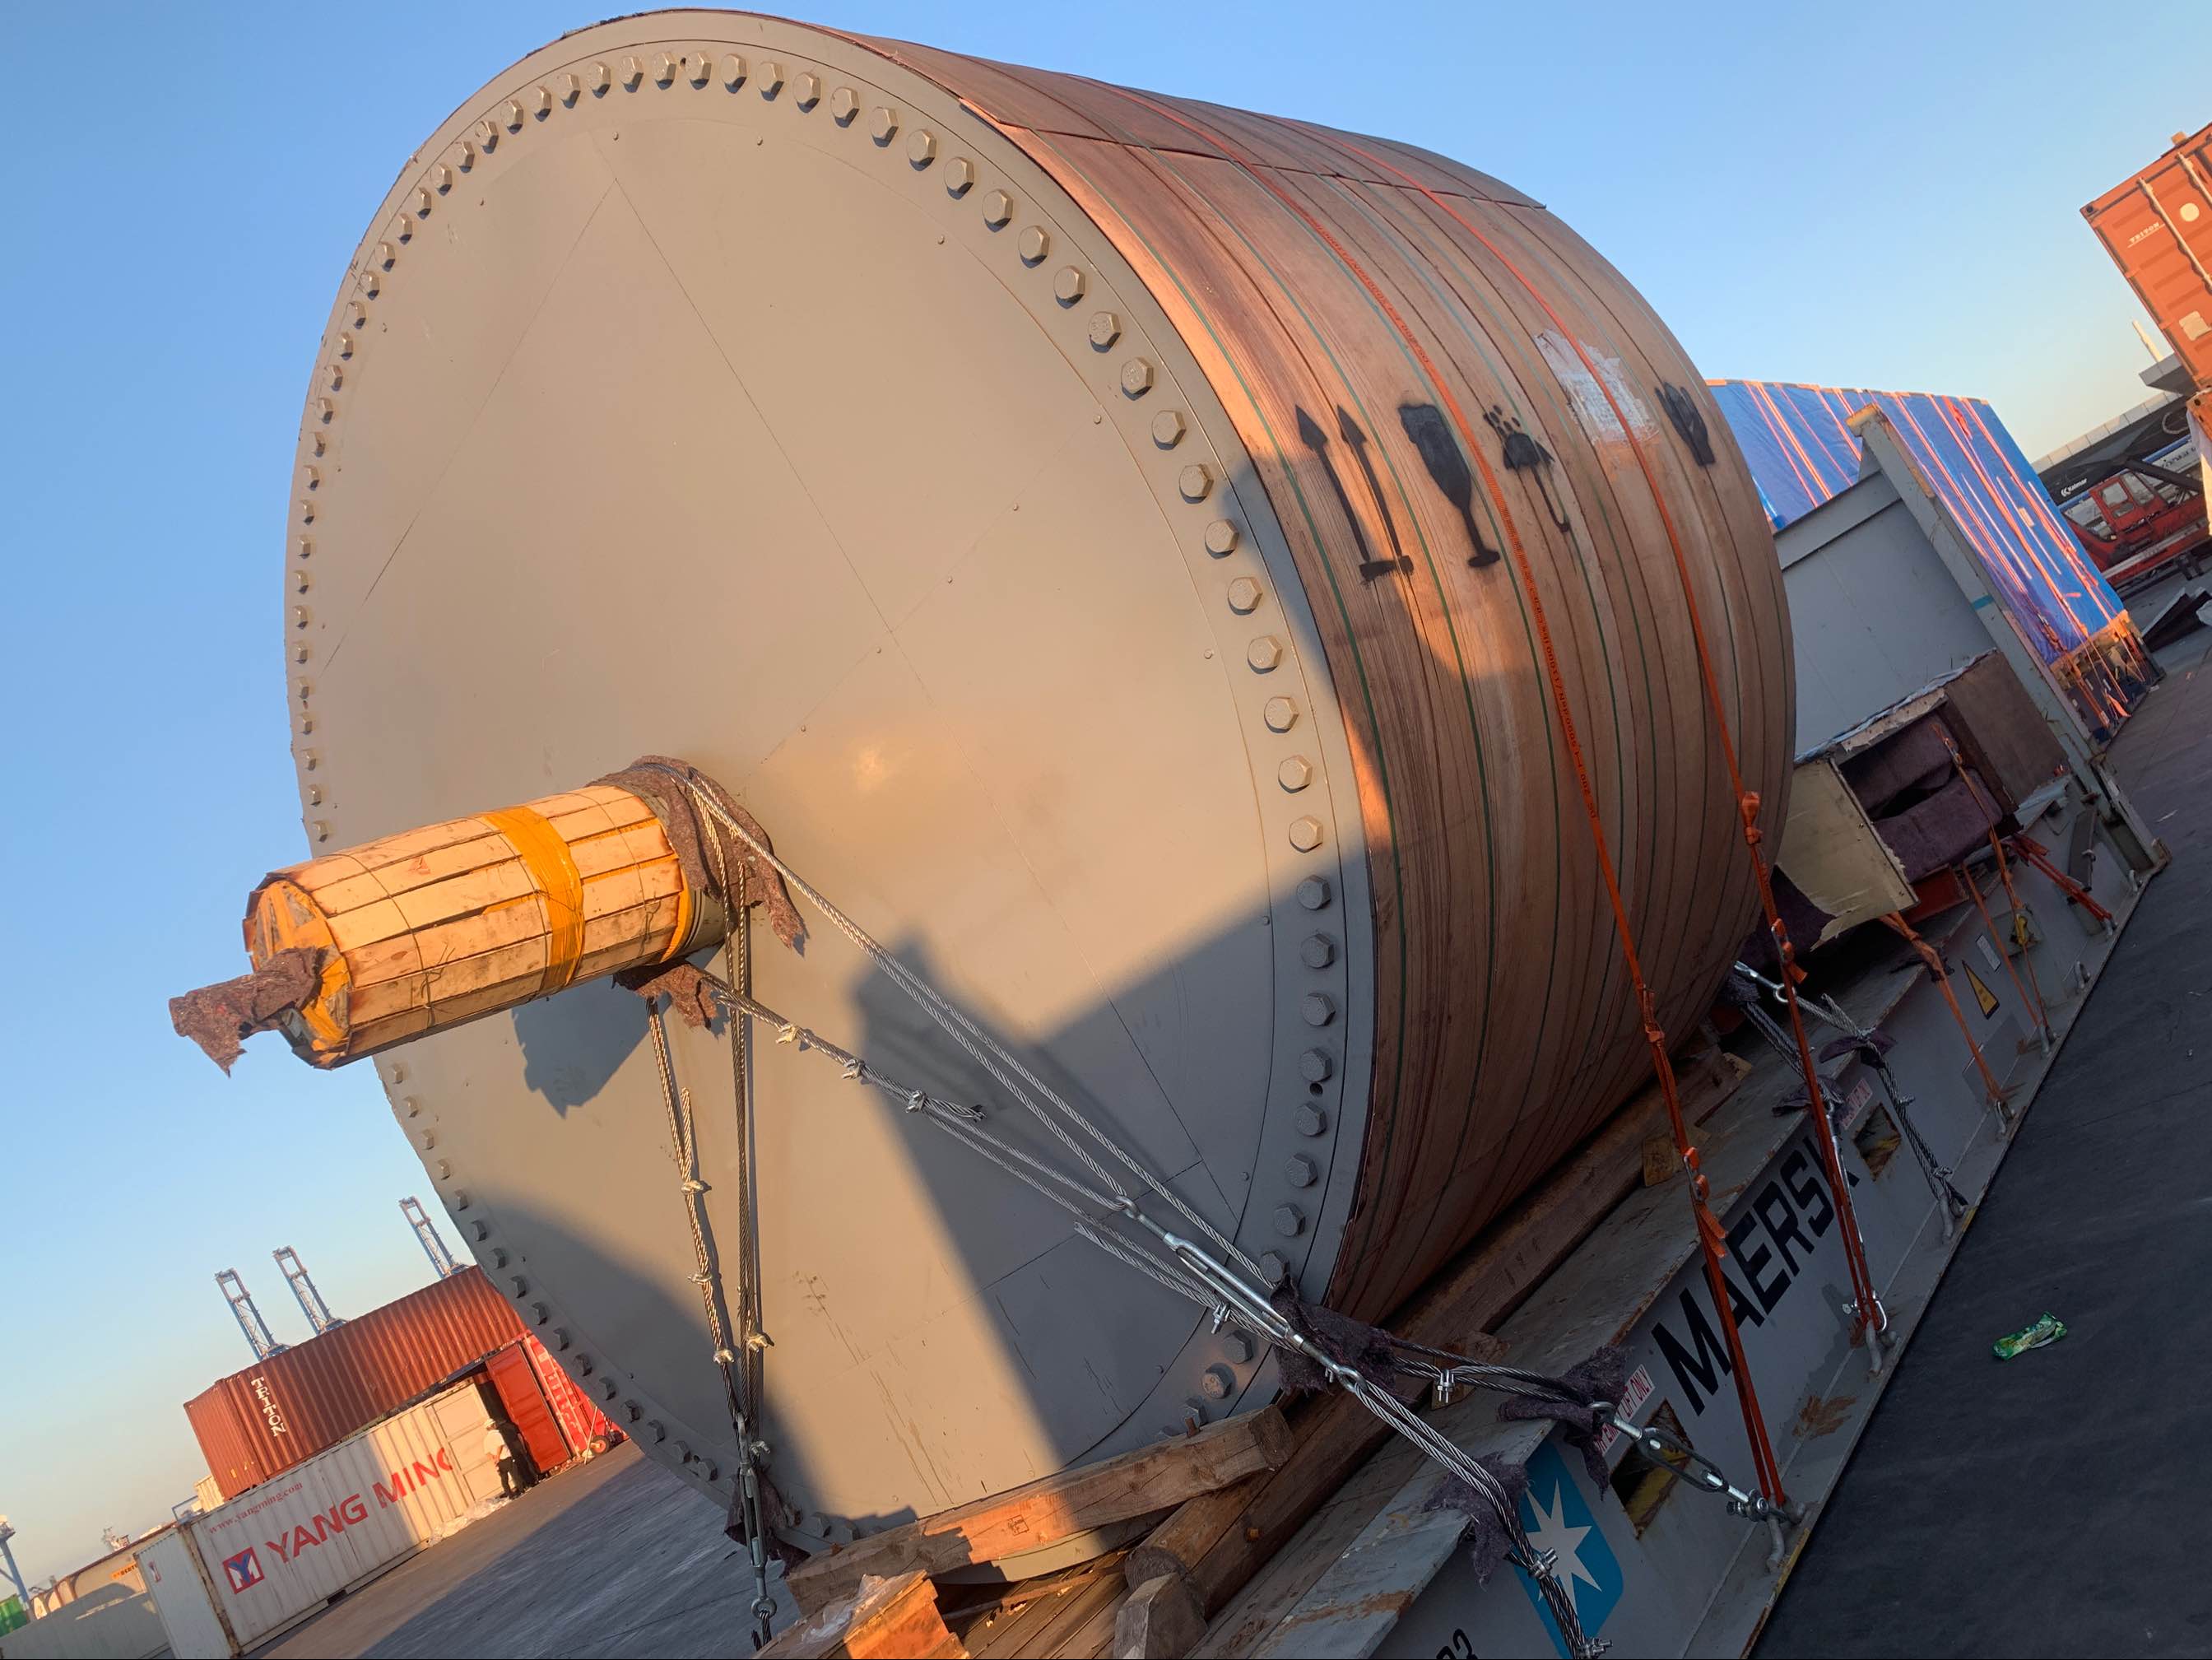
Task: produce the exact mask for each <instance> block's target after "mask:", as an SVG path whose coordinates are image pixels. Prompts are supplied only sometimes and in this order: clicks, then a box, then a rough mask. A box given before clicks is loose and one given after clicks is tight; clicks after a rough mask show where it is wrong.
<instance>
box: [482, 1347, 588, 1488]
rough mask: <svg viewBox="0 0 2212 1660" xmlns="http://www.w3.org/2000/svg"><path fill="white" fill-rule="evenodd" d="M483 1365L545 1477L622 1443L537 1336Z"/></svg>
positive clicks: (497, 1352) (500, 1352) (495, 1354)
mask: <svg viewBox="0 0 2212 1660" xmlns="http://www.w3.org/2000/svg"><path fill="white" fill-rule="evenodd" d="M484 1365H485V1368H486V1370H487V1371H488V1372H489V1375H490V1378H491V1383H492V1387H493V1388H494V1389H495V1390H496V1391H497V1392H498V1394H499V1399H500V1404H501V1407H502V1408H505V1409H506V1412H507V1418H508V1420H509V1421H510V1422H512V1423H513V1425H514V1426H515V1428H516V1429H517V1430H518V1431H520V1433H521V1436H522V1441H523V1445H524V1447H525V1449H526V1450H527V1451H528V1452H529V1454H530V1461H531V1462H532V1463H533V1464H535V1465H536V1466H537V1467H538V1470H539V1472H540V1473H541V1474H542V1473H544V1472H545V1471H547V1470H552V1469H557V1468H560V1467H561V1466H562V1465H563V1464H565V1463H567V1462H568V1461H569V1460H570V1459H572V1458H579V1457H581V1456H584V1455H585V1454H586V1453H587V1452H590V1451H592V1450H605V1448H606V1447H608V1446H609V1445H611V1444H613V1443H614V1442H616V1441H617V1440H619V1439H621V1434H620V1432H618V1431H617V1429H616V1428H615V1426H614V1425H613V1424H612V1422H611V1421H610V1420H608V1418H607V1415H606V1414H605V1413H603V1412H601V1411H600V1410H599V1408H598V1407H596V1406H594V1405H593V1404H592V1402H591V1400H590V1399H589V1397H587V1396H586V1395H585V1394H584V1392H583V1390H581V1389H578V1388H577V1387H576V1385H575V1383H574V1380H572V1379H571V1378H570V1377H569V1376H568V1373H567V1372H565V1371H562V1370H561V1368H560V1366H559V1365H557V1364H556V1362H555V1361H554V1359H553V1357H552V1355H551V1354H550V1353H548V1352H547V1350H546V1347H545V1345H544V1344H543V1343H541V1342H539V1341H538V1340H537V1339H536V1338H535V1337H525V1338H522V1339H520V1341H516V1342H513V1343H509V1344H508V1345H507V1347H504V1348H501V1349H498V1350H495V1352H493V1353H491V1354H489V1355H487V1356H486V1357H485V1359H484Z"/></svg>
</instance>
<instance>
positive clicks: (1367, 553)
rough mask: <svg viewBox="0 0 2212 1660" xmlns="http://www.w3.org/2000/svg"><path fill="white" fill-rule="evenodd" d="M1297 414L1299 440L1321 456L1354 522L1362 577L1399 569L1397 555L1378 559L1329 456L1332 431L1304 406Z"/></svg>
mask: <svg viewBox="0 0 2212 1660" xmlns="http://www.w3.org/2000/svg"><path fill="white" fill-rule="evenodd" d="M1297 416H1298V441H1299V442H1300V443H1302V444H1304V446H1305V447H1307V448H1308V449H1310V450H1311V451H1312V452H1313V453H1314V454H1315V455H1316V457H1318V458H1319V459H1320V461H1321V465H1322V471H1324V472H1326V473H1328V487H1329V488H1330V489H1333V490H1334V491H1335V492H1336V504H1337V506H1339V507H1340V508H1343V509H1344V518H1345V522H1346V524H1348V525H1350V526H1352V540H1353V541H1354V542H1356V543H1357V544H1358V546H1359V578H1360V581H1364V582H1372V581H1374V580H1375V579H1376V577H1378V576H1382V575H1387V574H1388V573H1389V572H1391V571H1394V570H1395V569H1398V562H1397V561H1396V560H1395V559H1377V558H1376V557H1375V556H1373V553H1372V551H1371V550H1370V549H1369V547H1368V545H1367V532H1366V530H1365V529H1364V527H1363V526H1361V524H1360V522H1359V515H1358V514H1357V513H1354V512H1353V511H1352V497H1351V496H1348V495H1346V493H1345V489H1344V480H1343V479H1341V478H1340V477H1338V476H1337V471H1336V463H1335V462H1334V461H1332V460H1331V459H1329V454H1328V434H1327V433H1325V432H1323V431H1322V429H1321V423H1319V422H1317V421H1316V420H1315V419H1314V418H1313V417H1311V416H1310V415H1308V414H1307V413H1306V412H1305V410H1304V408H1303V407H1300V408H1299V409H1298V411H1297ZM1388 520H1389V515H1388V514H1385V515H1384V521H1385V522H1386V523H1387V522H1388ZM1391 536H1392V538H1393V540H1394V541H1395V538H1396V536H1397V532H1395V530H1394V531H1393V532H1391ZM1406 563H1407V567H1408V568H1409V569H1410V568H1411V566H1412V564H1413V561H1412V560H1410V559H1409V560H1407V562H1406Z"/></svg>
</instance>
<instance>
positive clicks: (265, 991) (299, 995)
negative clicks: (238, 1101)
mask: <svg viewBox="0 0 2212 1660" xmlns="http://www.w3.org/2000/svg"><path fill="white" fill-rule="evenodd" d="M327 954H328V953H327V952H325V951H324V950H323V948H322V947H321V946H293V947H291V948H290V949H289V950H288V951H280V952H277V953H276V955H275V956H273V957H271V958H270V959H269V960H268V961H267V962H266V963H264V964H262V965H261V966H260V967H259V968H258V969H256V970H253V972H252V973H251V974H241V975H240V976H238V978H237V979H235V980H222V981H218V982H216V983H215V984H214V985H212V986H202V987H201V988H199V989H198V990H197V991H188V992H186V993H185V994H184V995H183V996H181V997H172V998H171V999H170V1000H169V1024H170V1025H172V1026H174V1027H175V1028H176V1030H177V1036H179V1037H189V1038H191V1040H192V1042H194V1043H197V1044H198V1045H199V1046H200V1048H201V1049H204V1050H205V1051H206V1052H207V1057H208V1059H209V1060H210V1061H214V1062H215V1063H216V1065H217V1066H218V1067H222V1069H223V1070H224V1071H225V1072H228V1071H229V1070H230V1068H231V1063H232V1062H234V1061H236V1060H237V1059H238V1057H239V1056H240V1055H241V1054H242V1053H244V1050H245V1040H246V1038H248V1037H252V1035H253V1034H254V1033H255V1032H257V1031H271V1030H273V1029H274V1028H275V1027H276V1024H277V1022H278V1021H279V1019H281V1018H283V1016H284V1015H286V1014H289V1013H290V1012H292V1011H293V1010H295V1009H296V1008H298V1007H299V1006H301V1004H303V1003H305V1002H307V1000H309V999H310V998H312V997H313V995H314V994H315V988H316V986H317V985H318V984H319V983H320V982H321V978H322V972H323V958H325V956H326V955H327Z"/></svg>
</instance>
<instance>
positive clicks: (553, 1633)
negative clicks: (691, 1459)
mask: <svg viewBox="0 0 2212 1660" xmlns="http://www.w3.org/2000/svg"><path fill="white" fill-rule="evenodd" d="M735 1551H736V1547H734V1546H732V1544H731V1543H730V1541H728V1540H727V1539H726V1538H724V1537H723V1536H722V1514H721V1511H720V1509H719V1508H717V1507H716V1506H715V1505H713V1504H710V1503H709V1502H708V1500H707V1499H703V1498H702V1497H701V1496H700V1495H699V1494H697V1493H694V1492H692V1490H691V1489H690V1487H685V1486H684V1484H683V1483H682V1482H680V1481H678V1480H676V1478H675V1477H673V1476H671V1475H667V1474H665V1472H663V1471H661V1470H659V1469H657V1468H654V1467H653V1465H651V1464H649V1463H647V1462H646V1460H645V1457H644V1455H643V1454H641V1453H640V1452H639V1451H638V1450H637V1449H636V1448H635V1446H631V1445H628V1444H625V1445H623V1446H619V1447H617V1448H616V1449H615V1450H613V1451H611V1452H609V1453H606V1454H604V1455H602V1456H599V1457H598V1458H595V1459H593V1460H592V1462H590V1463H588V1464H586V1465H584V1466H582V1467H581V1468H576V1469H572V1470H567V1471H562V1472H560V1473H557V1474H556V1475H553V1476H551V1477H550V1478H549V1479H548V1480H546V1481H541V1482H539V1483H538V1486H536V1487H532V1489H531V1490H530V1491H529V1492H528V1493H524V1494H523V1495H522V1496H521V1497H520V1498H519V1499H515V1500H514V1501H513V1502H512V1503H510V1504H507V1505H502V1506H501V1508H500V1509H498V1510H497V1511H494V1512H493V1513H492V1514H491V1515H489V1516H488V1517H485V1518H484V1519H483V1521H481V1522H478V1523H476V1524H474V1525H473V1526H471V1527H468V1528H465V1529H462V1530H461V1531H460V1532H459V1533H457V1534H455V1535H453V1537H452V1538H450V1539H447V1540H445V1541H441V1542H440V1543H438V1544H435V1545H433V1546H432V1547H431V1548H429V1549H428V1550H426V1551H424V1552H423V1553H422V1554H420V1555H419V1556H416V1557H414V1558H411V1559H410V1560H408V1561H406V1562H404V1563H402V1564H401V1565H400V1566H398V1567H396V1568H394V1569H393V1570H392V1572H390V1573H387V1574H386V1575H385V1576H384V1577H383V1578H380V1579H375V1580H372V1581H371V1582H370V1583H369V1584H366V1585H364V1586H362V1588H361V1589H360V1590H357V1591H356V1592H354V1593H353V1595H351V1596H346V1597H342V1598H341V1599H339V1601H337V1602H335V1603H333V1604H331V1607H329V1608H326V1609H325V1610H324V1611H323V1612H322V1613H321V1614H318V1615H316V1616H315V1617H314V1618H313V1619H312V1620H308V1621H307V1623H306V1624H305V1625H302V1626H298V1627H294V1628H293V1629H292V1630H291V1631H290V1632H289V1633H286V1634H285V1635H284V1636H283V1637H282V1638H280V1639H277V1641H276V1642H275V1643H274V1644H271V1645H270V1646H268V1647H266V1648H264V1649H262V1650H260V1651H258V1652H259V1653H261V1654H263V1655H266V1656H272V1657H282V1660H335V1657H346V1660H352V1657H367V1656H374V1657H379V1660H386V1657H388V1660H414V1657H420V1660H447V1657H449V1656H453V1655H499V1656H517V1657H523V1656H528V1657H537V1656H555V1655H577V1656H621V1655H656V1656H658V1655H666V1656H671V1657H683V1660H692V1657H717V1660H719V1657H725V1656H727V1657H738V1656H750V1654H751V1653H752V1651H753V1648H752V1641H751V1639H750V1637H749V1636H748V1635H747V1631H748V1628H749V1627H750V1616H749V1615H748V1614H747V1612H746V1610H747V1608H748V1606H749V1605H750V1602H751V1601H752V1587H751V1584H750V1577H751V1576H750V1570H749V1569H747V1568H746V1566H745V1565H744V1563H742V1562H741V1561H740V1560H738V1558H737V1556H736V1554H735Z"/></svg>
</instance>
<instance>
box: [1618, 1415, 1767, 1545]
mask: <svg viewBox="0 0 2212 1660" xmlns="http://www.w3.org/2000/svg"><path fill="white" fill-rule="evenodd" d="M1591 1411H1592V1412H1593V1413H1594V1414H1595V1416H1596V1419H1597V1421H1598V1422H1599V1423H1601V1424H1604V1425H1607V1426H1611V1427H1612V1428H1613V1429H1616V1430H1618V1431H1620V1433H1622V1434H1623V1435H1626V1437H1628V1438H1629V1439H1630V1440H1632V1441H1633V1442H1635V1443H1636V1444H1637V1446H1638V1449H1639V1450H1641V1451H1643V1452H1644V1453H1645V1454H1646V1455H1647V1456H1650V1459H1651V1462H1653V1464H1654V1465H1655V1466H1656V1467H1657V1468H1659V1469H1661V1470H1662V1471H1664V1472H1665V1473H1666V1474H1667V1475H1669V1476H1671V1477H1673V1478H1674V1480H1675V1481H1680V1482H1682V1483H1683V1484H1685V1485H1686V1486H1688V1487H1696V1488H1697V1489H1698V1490H1699V1492H1701V1493H1714V1494H1717V1496H1719V1497H1720V1498H1722V1499H1725V1500H1726V1501H1727V1503H1728V1508H1729V1513H1730V1514H1731V1515H1735V1516H1741V1517H1746V1518H1747V1519H1748V1520H1750V1521H1753V1522H1766V1521H1773V1520H1777V1519H1778V1520H1781V1521H1784V1522H1795V1521H1796V1519H1797V1517H1796V1514H1795V1507H1794V1506H1791V1505H1778V1504H1776V1503H1775V1502H1774V1501H1773V1500H1772V1499H1769V1498H1768V1497H1767V1496H1766V1495H1765V1493H1746V1492H1745V1491H1744V1490H1743V1489H1742V1488H1741V1487H1738V1486H1736V1485H1735V1482H1733V1481H1729V1479H1728V1475H1727V1474H1726V1472H1724V1471H1723V1469H1722V1468H1721V1467H1720V1466H1719V1465H1717V1464H1716V1463H1715V1462H1713V1461H1712V1460H1711V1459H1710V1458H1708V1457H1706V1456H1705V1454H1703V1453H1701V1452H1699V1450H1697V1449H1696V1448H1695V1447H1692V1445H1691V1444H1689V1443H1688V1442H1686V1441H1685V1440H1683V1439H1682V1438H1681V1437H1680V1436H1678V1435H1676V1434H1674V1432H1672V1431H1670V1430H1664V1429H1662V1428H1661V1427H1660V1426H1658V1425H1656V1424H1638V1423H1636V1422H1634V1421H1632V1420H1630V1419H1627V1418H1624V1417H1622V1416H1621V1415H1620V1410H1619V1408H1616V1407H1614V1406H1613V1404H1612V1403H1611V1402H1604V1401H1601V1402H1598V1403H1597V1404H1596V1405H1595V1407H1593V1408H1591ZM1678 1459H1679V1460H1680V1462H1679V1463H1678V1462H1675V1461H1676V1460H1678Z"/></svg>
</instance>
